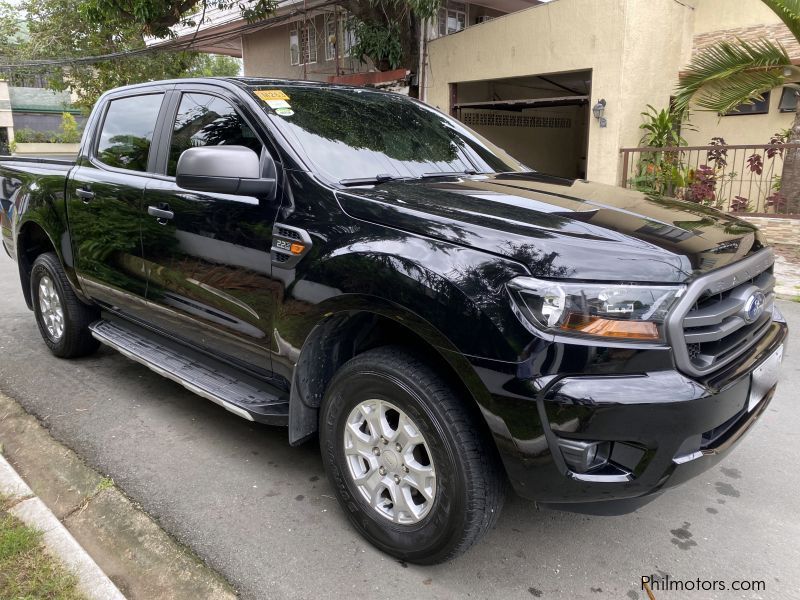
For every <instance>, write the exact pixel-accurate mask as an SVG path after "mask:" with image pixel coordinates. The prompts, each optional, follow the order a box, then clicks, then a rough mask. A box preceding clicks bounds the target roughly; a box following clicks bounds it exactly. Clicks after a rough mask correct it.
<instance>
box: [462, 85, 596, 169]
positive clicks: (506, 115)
mask: <svg viewBox="0 0 800 600" xmlns="http://www.w3.org/2000/svg"><path fill="white" fill-rule="evenodd" d="M591 86H592V72H591V70H586V71H573V72H570V73H550V74H542V75H529V76H525V77H511V78H506V79H487V80H482V81H465V82H461V83H453V84H451V87H450V111H451V114H452V115H453V116H455V117H456V118H457V119H459V120H460V121H462V122H463V123H464V124H466V125H468V126H469V127H471V128H472V129H474V130H475V131H477V132H478V133H480V134H481V135H483V136H484V137H486V138H487V139H489V140H491V141H492V142H494V143H495V144H497V145H498V146H500V147H501V148H503V149H504V150H505V151H507V152H508V153H509V154H511V155H512V156H513V157H514V158H516V159H518V160H520V161H521V162H523V163H525V164H526V165H527V166H529V167H530V168H532V169H534V170H536V171H540V172H542V173H548V174H550V175H559V176H561V177H570V178H580V179H583V178H585V177H586V154H587V148H588V144H589V116H590V108H589V107H590V102H589V100H590V95H591Z"/></svg>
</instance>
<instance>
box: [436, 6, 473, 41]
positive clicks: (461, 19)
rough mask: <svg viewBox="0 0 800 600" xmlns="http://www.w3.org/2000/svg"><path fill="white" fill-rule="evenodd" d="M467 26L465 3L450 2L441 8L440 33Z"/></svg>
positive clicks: (453, 31)
mask: <svg viewBox="0 0 800 600" xmlns="http://www.w3.org/2000/svg"><path fill="white" fill-rule="evenodd" d="M466 26H467V8H466V6H465V5H464V4H461V3H457V2H449V3H447V6H446V7H442V8H440V9H439V35H448V34H450V33H455V32H457V31H461V30H462V29H464V28H465V27H466Z"/></svg>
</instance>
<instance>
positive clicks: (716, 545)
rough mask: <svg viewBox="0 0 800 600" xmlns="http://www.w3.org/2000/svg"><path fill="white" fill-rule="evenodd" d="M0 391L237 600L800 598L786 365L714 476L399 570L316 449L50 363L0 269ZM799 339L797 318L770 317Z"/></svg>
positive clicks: (500, 534)
mask: <svg viewBox="0 0 800 600" xmlns="http://www.w3.org/2000/svg"><path fill="white" fill-rule="evenodd" d="M0 298H2V299H3V301H2V306H0V389H2V391H4V392H6V393H7V394H9V395H10V396H12V397H14V398H16V399H17V400H18V401H20V402H21V403H22V404H23V405H24V406H25V408H26V409H27V410H29V411H30V412H32V413H34V414H35V415H37V416H38V417H39V418H41V419H42V420H43V421H44V422H45V423H46V424H47V425H48V426H49V427H50V430H51V432H52V434H53V435H54V436H55V437H56V438H58V439H59V440H61V441H62V442H64V443H65V444H66V445H68V446H69V447H71V448H73V449H74V450H75V451H76V452H77V453H78V454H79V455H81V456H83V457H84V458H85V459H86V460H87V461H88V462H89V463H90V464H91V465H92V466H94V467H96V468H97V469H99V470H100V471H101V472H103V473H105V474H107V475H109V476H111V477H113V479H114V481H115V482H116V483H117V485H119V487H121V488H122V489H123V490H124V491H125V492H127V493H128V494H129V495H130V496H131V497H132V498H133V499H134V500H136V501H138V502H139V503H141V504H142V506H143V507H144V509H145V510H147V511H148V512H149V513H150V514H152V515H153V516H155V517H156V518H157V519H158V521H159V522H160V523H161V524H162V525H163V527H164V528H165V529H166V530H167V531H168V532H170V533H171V534H173V535H174V536H176V537H177V538H178V539H179V540H180V541H182V542H184V543H186V544H187V545H188V546H190V547H191V548H193V549H194V550H195V551H196V552H197V553H198V554H199V555H200V556H201V557H203V558H204V559H205V560H206V561H207V562H208V563H209V564H210V565H211V566H212V567H214V568H216V569H218V570H219V571H220V572H221V573H222V574H223V575H225V576H226V577H227V578H228V579H229V580H230V581H231V582H232V583H233V584H234V585H235V586H236V587H237V588H238V589H239V590H241V594H242V596H243V597H245V598H270V599H281V598H346V597H352V598H356V597H374V598H415V599H416V598H454V597H459V598H461V597H471V598H504V599H506V598H529V599H530V598H544V599H546V598H569V599H570V600H573V599H583V598H587V599H591V600H594V599H597V600H601V599H603V598H609V599H612V598H613V599H615V600H618V599H622V600H625V599H626V598H629V599H631V600H636V599H642V600H646V595H645V594H644V593H643V592H642V591H641V590H640V587H639V581H640V577H641V575H643V574H649V573H662V574H664V573H666V574H669V575H670V576H671V577H672V578H674V579H696V578H698V577H700V578H704V579H716V580H727V581H728V582H730V581H732V580H734V579H748V580H750V579H759V580H764V581H765V582H766V586H767V589H766V592H761V593H742V592H730V591H726V592H717V593H716V594H715V593H708V592H702V593H695V594H681V593H664V592H661V593H656V597H657V598H658V599H659V600H663V598H693V597H696V598H703V599H704V600H706V599H709V598H720V599H727V598H781V599H791V598H800V590H799V589H798V587H797V585H796V581H794V577H795V576H796V572H797V565H798V564H800V544H798V542H797V540H798V539H800V519H798V516H800V499H799V498H800V478H798V477H797V474H796V472H795V470H794V466H795V464H794V462H795V461H796V460H797V459H798V450H797V445H796V443H797V439H798V437H797V432H798V431H799V430H800V411H798V409H797V406H796V404H797V393H796V390H797V389H798V388H800V372H799V371H798V367H800V358H798V357H800V351H797V350H796V348H797V344H796V343H795V344H794V345H790V347H789V351H788V353H787V358H786V361H785V363H784V369H783V383H782V385H781V387H780V388H779V391H778V394H777V396H776V398H775V400H774V401H773V403H772V405H771V407H770V409H769V410H768V412H767V413H766V415H765V417H764V418H763V419H762V422H761V423H760V424H759V425H758V427H757V428H756V429H755V431H753V432H752V433H751V435H749V436H748V438H747V439H746V440H745V441H744V442H743V443H742V444H741V445H740V446H739V447H738V448H737V449H736V451H735V452H734V453H733V454H732V455H731V456H730V457H729V458H728V459H727V460H726V461H725V462H724V463H723V464H722V466H721V467H720V468H715V469H713V470H712V471H710V472H707V473H706V474H704V475H703V476H701V477H699V478H698V479H696V480H694V481H692V482H691V483H689V484H687V485H685V486H683V487H682V488H679V489H677V490H675V491H672V492H670V493H669V494H667V495H664V496H662V497H661V498H660V499H658V500H657V501H656V502H655V503H652V504H650V505H648V506H646V507H644V508H643V509H640V511H639V512H637V513H635V514H632V515H627V516H624V517H587V516H579V515H572V514H567V513H557V512H538V511H537V510H536V509H535V507H534V505H533V504H531V503H529V502H526V501H523V500H520V499H517V498H513V499H512V500H511V501H510V502H509V504H508V505H507V509H506V511H505V512H504V514H503V516H502V517H501V519H500V522H499V524H498V525H497V527H496V528H495V530H494V531H492V532H491V533H490V535H489V536H488V537H487V538H486V539H485V540H484V541H483V543H482V544H480V545H479V546H477V547H475V548H474V549H473V550H472V551H470V552H469V553H468V554H467V555H465V556H463V557H461V558H459V559H457V560H455V561H453V562H451V563H449V564H446V565H440V566H437V567H433V568H421V567H415V566H405V565H401V564H399V563H398V562H396V561H394V560H392V559H390V558H388V557H386V556H384V555H382V554H380V553H379V552H377V551H376V550H374V549H372V548H371V547H370V546H369V545H368V544H366V543H365V542H363V541H362V540H361V538H360V537H358V536H357V535H356V534H355V533H354V532H353V531H352V530H351V529H350V527H349V526H348V524H347V522H346V521H345V518H344V517H343V515H342V513H341V512H340V511H339V509H338V507H337V505H336V502H335V500H334V499H333V497H332V492H331V489H330V487H329V486H328V484H327V482H326V480H325V478H324V475H323V472H322V465H321V462H320V459H319V457H318V448H317V447H316V446H315V445H314V444H310V445H306V446H304V447H302V448H290V447H289V445H288V443H287V442H286V434H285V432H284V431H283V430H280V429H275V428H269V427H263V426H254V425H253V424H250V423H248V422H245V421H243V420H240V419H238V418H237V417H235V416H233V415H231V414H229V413H227V412H225V411H224V410H222V409H220V408H218V407H217V406H216V405H214V404H211V403H210V402H206V401H204V400H202V399H200V398H198V397H196V396H194V395H192V394H190V393H189V392H186V391H184V390H183V389H182V388H181V387H179V386H177V385H176V384H173V383H171V382H169V381H167V380H164V379H162V378H160V377H158V376H157V375H155V374H153V373H151V372H150V371H148V370H147V369H145V368H144V367H141V366H139V365H137V364H135V363H133V362H131V361H129V360H127V359H125V358H123V357H122V356H120V355H118V354H116V353H114V352H113V351H110V350H102V351H101V352H99V353H98V354H97V355H96V356H94V357H91V358H89V359H84V360H80V361H72V362H67V361H62V360H58V359H56V358H53V357H52V356H51V355H50V354H49V353H48V352H47V350H46V348H45V346H44V344H43V343H41V341H40V339H39V334H38V331H37V330H36V326H35V324H34V321H33V317H32V315H31V313H30V312H28V310H27V309H26V308H25V306H24V302H23V299H22V294H21V292H20V290H19V283H18V281H17V273H16V267H15V265H14V264H13V263H11V262H10V261H9V260H8V259H7V258H6V257H4V256H3V257H1V258H0ZM781 308H782V309H783V310H784V311H785V313H786V315H787V317H788V319H789V321H790V323H793V324H794V328H795V331H800V304H796V303H788V302H784V303H782V305H781Z"/></svg>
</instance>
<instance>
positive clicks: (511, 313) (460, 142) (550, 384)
mask: <svg viewBox="0 0 800 600" xmlns="http://www.w3.org/2000/svg"><path fill="white" fill-rule="evenodd" d="M0 202H2V233H3V243H4V246H5V249H6V251H7V252H8V254H9V255H10V256H11V257H13V258H14V259H16V261H17V263H18V265H19V274H20V279H21V281H22V288H23V291H24V294H25V299H26V301H27V303H28V306H29V307H31V308H32V309H33V312H34V315H35V317H36V322H37V324H38V326H39V329H40V331H41V334H42V337H43V338H44V341H45V343H46V344H47V345H48V347H49V348H50V350H51V351H52V352H53V353H54V354H55V355H56V356H60V357H65V358H71V357H77V356H82V355H86V354H88V353H90V352H92V351H94V350H95V349H96V348H97V347H98V344H99V343H100V342H102V343H104V344H108V345H109V346H111V347H113V348H116V349H117V350H119V351H120V352H122V353H123V354H125V355H126V356H129V357H130V358H132V359H134V360H136V361H139V362H141V363H143V364H145V365H147V366H148V367H149V368H151V369H153V370H154V371H156V372H158V373H160V374H162V375H164V376H165V377H169V378H171V379H174V380H175V381H178V382H179V383H181V384H182V385H184V386H186V387H187V388H188V389H190V390H192V391H193V392H196V393H197V394H198V395H200V396H203V397H205V398H207V399H209V400H211V401H213V402H216V403H217V404H219V405H220V406H222V407H223V408H225V409H227V410H229V411H231V412H232V413H234V414H236V415H238V416H240V417H242V418H244V419H248V420H251V421H257V422H260V423H268V424H272V425H283V426H286V427H288V432H289V440H290V442H291V443H292V444H300V443H302V442H304V441H305V440H308V439H309V438H311V437H313V436H316V435H318V436H319V440H320V446H321V451H322V458H323V462H324V465H325V468H326V470H327V473H328V476H329V478H330V482H331V484H332V486H333V488H334V489H335V491H336V494H337V496H338V498H339V501H340V503H341V505H342V507H343V509H344V510H345V512H346V513H347V515H348V516H349V518H350V520H351V521H352V523H353V525H354V527H355V528H356V529H357V530H358V531H359V532H360V533H361V534H363V535H364V536H365V537H366V538H367V539H368V540H370V541H371V542H372V543H373V544H375V545H376V546H377V547H379V548H381V549H382V550H384V551H386V552H388V553H390V554H392V555H394V556H397V557H401V558H403V559H405V560H409V561H413V562H418V563H434V562H439V561H443V560H446V559H448V558H450V557H452V556H454V555H456V554H458V553H460V552H462V551H464V550H465V549H466V548H468V547H469V546H470V545H471V544H472V543H473V542H475V541H476V540H477V539H479V538H480V537H481V535H482V534H483V533H484V532H486V531H487V530H488V529H489V528H490V527H491V526H492V524H493V522H494V521H495V519H496V518H497V516H498V514H499V511H500V508H501V506H502V503H503V498H504V495H505V492H506V489H507V487H508V484H510V485H511V487H512V488H513V489H514V490H515V491H516V492H517V493H519V494H521V495H522V496H524V497H527V498H530V499H533V500H535V501H536V502H537V503H539V504H541V505H549V506H554V507H559V508H569V509H572V510H578V511H581V510H582V511H590V512H604V513H621V512H625V511H630V510H632V509H633V508H635V507H636V506H638V505H640V504H641V503H643V502H645V501H646V500H649V499H651V498H653V497H655V496H656V495H658V493H660V492H662V491H663V490H665V489H666V488H667V487H669V486H672V485H674V484H676V483H679V482H682V481H685V480H686V479H688V478H690V477H692V476H693V475H696V474H697V473H699V472H701V471H703V470H705V469H708V468H709V467H710V466H711V465H713V464H715V463H716V462H717V461H718V460H720V458H721V457H722V456H723V455H724V454H725V453H726V452H727V451H728V450H729V449H730V448H731V447H732V446H733V445H734V444H735V443H736V442H737V441H738V440H739V439H741V437H742V436H743V435H744V434H745V433H746V432H747V430H748V429H749V428H750V427H751V426H752V425H753V423H754V422H755V421H756V420H757V419H758V418H759V416H760V415H761V414H762V413H763V412H764V410H765V408H766V406H767V404H768V403H769V401H770V399H771V397H772V395H773V393H774V389H775V385H776V382H777V379H778V368H779V365H780V362H781V358H782V352H783V345H784V342H785V340H786V337H787V326H786V323H785V321H784V319H783V318H782V316H781V314H780V312H779V311H778V309H777V308H776V307H775V305H774V302H773V299H774V294H773V286H774V283H775V280H774V277H773V274H772V270H773V262H774V260H773V253H772V250H771V249H770V248H769V247H768V246H767V244H766V242H765V240H764V239H763V237H762V236H761V234H760V233H759V232H758V231H757V229H756V228H755V227H753V226H752V225H750V224H748V223H746V222H744V221H741V220H738V219H736V218H734V217H731V216H727V215H724V214H722V213H719V212H717V211H715V210H712V209H710V208H706V207H703V206H700V205H697V204H691V203H685V202H681V201H679V200H675V199H672V198H660V197H653V196H647V195H644V194H641V193H638V192H634V191H631V190H625V189H621V188H616V187H611V186H604V185H597V184H592V183H589V182H587V181H572V180H564V179H559V178H554V177H550V176H547V175H543V174H540V173H537V172H535V171H531V170H530V169H528V168H526V167H525V166H523V165H521V164H520V163H519V162H517V161H516V160H514V159H513V158H511V157H510V156H508V155H507V154H506V153H504V152H503V151H502V150H500V149H499V148H497V147H495V146H493V145H492V144H491V143H489V142H488V141H486V140H485V139H483V138H481V137H480V136H479V135H477V134H476V133H474V132H472V131H470V130H469V129H467V128H465V127H464V126H463V125H462V124H461V123H459V122H458V121H456V120H454V119H452V118H450V117H448V116H446V115H444V114H442V113H440V112H438V111H436V110H434V109H432V108H430V107H429V106H426V105H425V104H422V103H420V102H417V101H414V100H411V99H408V98H406V97H403V96H399V95H396V94H390V93H385V92H380V91H376V90H369V89H360V88H351V87H345V86H338V85H326V84H315V83H306V82H295V81H280V80H269V79H247V78H238V79H195V80H180V81H165V82H158V83H148V84H144V85H137V86H132V87H126V88H121V89H116V90H113V91H111V92H108V93H106V94H105V95H103V97H102V98H101V99H100V100H99V102H98V104H97V106H96V107H95V109H94V112H93V113H92V115H91V117H90V119H89V121H88V124H87V127H86V131H85V133H84V136H83V142H82V149H81V152H80V156H79V158H78V159H77V161H76V162H74V163H66V162H57V161H36V160H24V159H15V158H4V159H3V160H2V162H0Z"/></svg>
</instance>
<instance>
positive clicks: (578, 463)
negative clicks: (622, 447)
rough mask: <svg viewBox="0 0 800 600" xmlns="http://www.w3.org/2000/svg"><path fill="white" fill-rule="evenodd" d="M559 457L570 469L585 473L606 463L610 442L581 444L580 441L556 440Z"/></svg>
mask: <svg viewBox="0 0 800 600" xmlns="http://www.w3.org/2000/svg"><path fill="white" fill-rule="evenodd" d="M558 447H559V448H560V449H561V455H562V456H563V457H564V461H565V462H566V463H567V465H568V466H569V468H570V469H572V470H573V471H575V472H576V473H586V472H587V471H591V470H592V469H596V468H597V467H601V466H603V465H604V464H606V463H607V462H608V457H609V455H610V454H611V442H582V441H580V440H565V439H559V440H558Z"/></svg>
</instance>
